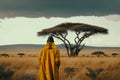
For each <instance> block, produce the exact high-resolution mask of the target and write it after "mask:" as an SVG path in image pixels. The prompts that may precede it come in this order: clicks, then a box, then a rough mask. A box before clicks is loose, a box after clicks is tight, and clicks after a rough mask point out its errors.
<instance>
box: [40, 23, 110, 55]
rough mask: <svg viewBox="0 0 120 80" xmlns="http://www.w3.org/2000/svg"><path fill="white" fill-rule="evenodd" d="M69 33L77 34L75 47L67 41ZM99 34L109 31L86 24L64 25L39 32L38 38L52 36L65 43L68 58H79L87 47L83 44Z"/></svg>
mask: <svg viewBox="0 0 120 80" xmlns="http://www.w3.org/2000/svg"><path fill="white" fill-rule="evenodd" d="M68 31H72V32H75V34H76V36H75V38H73V40H74V42H75V44H74V45H72V44H71V42H70V41H71V40H68V39H67V36H68ZM98 33H101V34H107V33H108V30H107V29H105V28H101V27H97V26H93V25H89V24H84V23H62V24H59V25H56V26H55V27H52V28H48V29H44V30H42V31H40V32H38V36H45V35H49V34H52V36H53V37H55V38H57V39H60V40H61V41H62V42H63V43H64V45H65V48H66V50H67V54H68V56H78V54H79V52H80V51H81V50H82V49H83V48H84V46H85V45H84V44H82V42H83V40H85V39H86V38H88V37H90V36H92V35H95V34H98Z"/></svg>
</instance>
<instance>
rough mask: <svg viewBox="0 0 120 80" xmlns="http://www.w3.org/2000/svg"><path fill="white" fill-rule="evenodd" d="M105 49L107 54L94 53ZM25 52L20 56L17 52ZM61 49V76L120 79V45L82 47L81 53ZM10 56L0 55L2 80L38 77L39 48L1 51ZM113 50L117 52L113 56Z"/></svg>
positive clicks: (63, 79) (78, 79) (71, 79)
mask: <svg viewBox="0 0 120 80" xmlns="http://www.w3.org/2000/svg"><path fill="white" fill-rule="evenodd" d="M94 51H103V52H105V54H107V55H108V56H100V57H96V56H92V55H91V53H92V52H94ZM20 52H22V53H25V56H23V57H19V56H18V55H17V53H20ZM60 52H61V66H60V70H59V75H60V80H120V49H117V50H116V49H100V50H95V49H88V50H82V51H81V53H80V55H79V56H78V57H67V55H66V52H65V50H60ZM1 53H7V54H9V55H10V57H4V56H1V57H0V80H35V79H36V77H37V73H38V70H39V62H38V57H37V56H38V54H39V50H31V51H27V50H26V51H25V50H24V51H21V50H14V51H7V50H6V51H5V50H4V51H0V54H1ZM112 53H118V55H117V56H112V55H111V54H112Z"/></svg>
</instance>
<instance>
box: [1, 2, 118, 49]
mask: <svg viewBox="0 0 120 80" xmlns="http://www.w3.org/2000/svg"><path fill="white" fill-rule="evenodd" d="M119 8H120V0H70V1H69V0H0V37H1V38H0V45H9V44H45V43H46V39H47V37H38V36H37V35H36V34H37V32H38V31H41V30H42V29H45V28H50V27H53V26H55V25H58V24H60V23H63V22H80V23H87V24H92V25H96V26H100V27H104V28H107V29H108V30H109V34H108V35H95V36H92V37H90V38H88V39H86V40H85V41H84V42H83V43H85V44H86V45H91V46H119V47H120V38H119V37H118V35H119V34H120V9H119ZM73 37H74V35H73V33H70V35H69V37H68V39H70V40H71V42H72V43H73V41H72V38H73ZM55 41H56V44H59V43H61V41H59V40H57V39H55Z"/></svg>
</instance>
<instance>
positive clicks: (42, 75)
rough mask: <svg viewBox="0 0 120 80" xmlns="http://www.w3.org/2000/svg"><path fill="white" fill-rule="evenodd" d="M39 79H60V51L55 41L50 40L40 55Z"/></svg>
mask: <svg viewBox="0 0 120 80" xmlns="http://www.w3.org/2000/svg"><path fill="white" fill-rule="evenodd" d="M39 62H40V69H39V73H38V77H37V80H59V66H60V52H59V50H58V49H57V48H56V46H55V44H54V42H48V43H47V44H46V45H45V46H44V48H43V49H42V50H41V52H40V55H39Z"/></svg>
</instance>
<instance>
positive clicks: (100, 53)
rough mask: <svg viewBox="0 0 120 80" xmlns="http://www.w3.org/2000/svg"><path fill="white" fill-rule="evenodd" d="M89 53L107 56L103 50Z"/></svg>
mask: <svg viewBox="0 0 120 80" xmlns="http://www.w3.org/2000/svg"><path fill="white" fill-rule="evenodd" d="M91 55H96V56H97V57H99V56H101V55H103V56H107V55H106V54H105V53H104V52H103V51H95V52H92V53H91Z"/></svg>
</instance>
